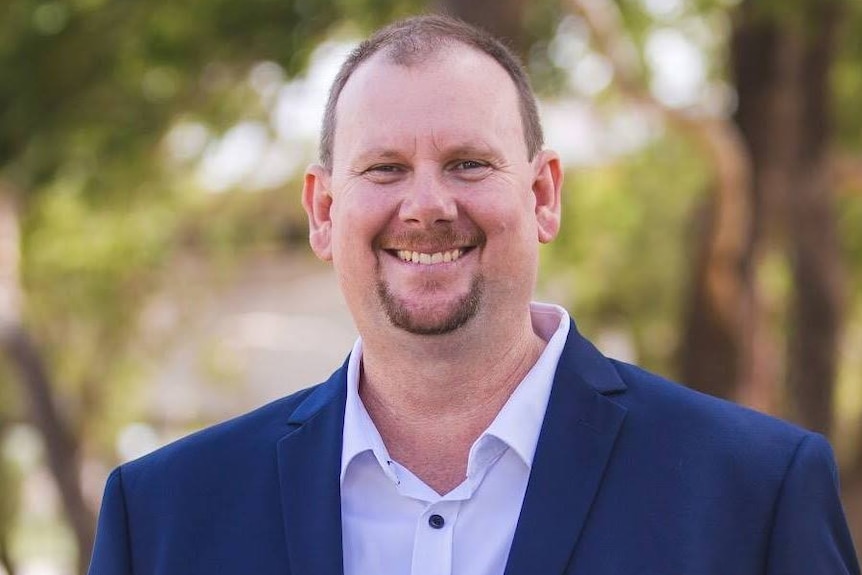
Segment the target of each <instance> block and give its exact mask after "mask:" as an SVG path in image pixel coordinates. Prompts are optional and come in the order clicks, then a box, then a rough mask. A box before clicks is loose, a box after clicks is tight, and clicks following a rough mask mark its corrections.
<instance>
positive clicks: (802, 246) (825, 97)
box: [732, 0, 844, 433]
mask: <svg viewBox="0 0 862 575" xmlns="http://www.w3.org/2000/svg"><path fill="white" fill-rule="evenodd" d="M799 11H801V12H800V13H799V14H797V16H799V18H796V19H791V18H790V17H789V13H788V14H785V15H777V14H767V13H764V11H763V10H762V6H761V5H760V3H758V2H756V0H746V1H745V2H743V3H742V4H741V5H740V7H739V8H738V10H737V12H736V14H735V16H736V19H735V21H734V31H733V37H732V59H733V69H734V73H735V80H736V82H735V83H736V87H737V93H738V97H739V107H738V110H737V114H736V121H737V123H738V124H739V127H740V130H741V131H742V133H743V134H744V136H745V139H746V141H747V142H748V146H749V149H750V151H751V157H752V161H753V166H754V182H755V185H754V187H753V196H752V205H753V216H754V217H753V220H752V229H751V244H750V246H749V254H748V257H747V259H746V265H745V269H744V275H745V278H746V282H747V283H748V284H750V285H753V286H756V285H757V283H758V272H759V270H760V267H761V266H760V264H761V262H762V260H763V258H764V257H766V256H767V255H772V256H775V255H776V254H781V256H782V257H784V256H786V259H787V261H788V263H789V267H790V269H791V274H792V280H793V281H792V286H791V290H792V296H791V298H790V302H785V303H786V305H787V308H788V309H787V317H788V319H789V324H790V336H789V338H788V344H787V346H786V352H787V357H786V360H785V362H784V365H785V366H786V375H785V379H786V382H787V392H788V393H787V402H786V403H787V405H788V407H789V408H790V413H788V414H787V415H788V416H790V417H791V418H793V419H795V420H796V421H798V422H799V423H801V424H802V425H804V426H806V427H809V428H812V429H816V430H817V431H821V432H824V433H828V432H829V430H830V428H831V421H832V396H833V389H834V384H835V375H836V371H837V370H836V362H837V351H838V346H839V340H840V333H841V310H842V309H843V295H842V289H843V281H844V274H843V267H842V262H841V258H840V251H839V244H838V235H837V229H836V221H835V213H834V206H833V198H832V196H831V194H830V189H829V184H828V181H829V179H828V168H829V166H828V165H827V153H826V152H827V147H828V145H829V142H830V137H831V131H830V128H829V124H830V117H829V116H830V110H829V100H830V91H829V78H828V75H829V71H830V68H831V65H832V60H833V48H832V38H833V36H834V35H833V31H834V28H835V24H836V21H837V20H836V18H837V15H838V3H837V2H836V1H835V0H816V1H815V0H809V1H807V2H805V3H804V4H803V5H800V7H799ZM767 307H769V306H768V305H767ZM756 317H757V316H756ZM759 317H760V320H759V322H758V323H759V325H760V327H761V330H760V333H761V334H762V333H764V332H766V333H768V331H769V330H768V328H766V321H767V320H766V318H765V317H763V316H762V315H761V316H759ZM767 345H768V344H767ZM774 353H775V354H776V355H777V353H778V352H777V350H776V351H775V352H774ZM776 363H778V362H776ZM769 377H770V378H771V379H773V380H775V382H777V381H778V380H779V379H780V377H781V374H780V373H778V372H777V370H773V373H771V374H769ZM749 385H750V386H751V385H754V386H757V385H761V386H768V385H769V384H768V383H765V382H764V380H763V378H760V379H757V378H755V379H753V380H752V381H750V382H749ZM772 387H773V390H775V391H777V386H775V384H774V383H773V384H772ZM774 401H775V400H773V402H774Z"/></svg>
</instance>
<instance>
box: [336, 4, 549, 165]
mask: <svg viewBox="0 0 862 575" xmlns="http://www.w3.org/2000/svg"><path fill="white" fill-rule="evenodd" d="M462 49H467V50H469V51H471V52H473V53H476V54H484V55H485V56H486V57H487V58H489V59H490V60H492V61H494V62H495V63H496V64H497V66H499V67H500V69H502V70H503V71H504V72H505V73H506V75H507V76H508V77H509V80H510V81H511V82H512V86H513V87H514V89H515V94H516V98H517V106H518V110H519V112H520V118H521V127H522V131H523V137H524V143H525V145H526V149H527V156H528V158H529V159H532V158H533V157H534V156H535V154H537V153H538V152H539V151H540V150H541V149H542V147H543V145H544V137H543V134H542V126H541V121H540V120H539V116H538V110H537V103H536V98H535V94H534V93H533V90H532V87H531V86H530V80H529V77H528V75H527V73H526V70H525V69H524V67H523V65H522V64H521V62H520V60H519V59H518V57H517V56H516V55H515V54H514V53H513V52H512V51H511V50H510V49H509V48H507V47H506V46H505V44H503V43H502V42H501V41H500V40H498V39H497V38H495V37H494V36H492V35H491V34H489V33H487V32H486V31H484V30H481V29H479V28H475V27H473V26H471V25H469V24H467V23H465V22H463V21H461V20H457V19H455V18H450V17H447V16H433V15H432V16H418V17H414V18H409V19H407V20H403V21H400V22H396V23H395V24H392V25H390V26H387V27H385V28H382V29H381V30H378V31H377V32H376V33H375V34H374V35H372V36H371V37H370V38H369V39H367V40H365V41H364V42H362V43H361V44H360V45H359V46H358V47H357V48H356V49H355V50H354V51H353V52H352V53H351V54H350V56H349V57H348V58H347V59H346V60H345V62H344V63H343V64H342V66H341V68H340V69H339V72H338V75H337V76H336V78H335V81H334V82H333V84H332V87H331V89H330V93H329V98H328V100H327V104H326V110H325V112H324V118H323V125H322V130H321V142H320V161H321V163H322V164H323V165H324V167H326V168H331V167H332V157H333V149H334V144H335V131H336V125H337V109H338V107H339V103H340V101H341V93H342V92H343V90H344V88H345V86H346V85H347V83H348V82H349V81H350V79H351V78H352V77H353V75H354V74H355V73H356V71H357V70H359V69H360V68H363V67H364V65H365V64H368V63H369V62H371V61H375V60H379V59H381V58H383V59H384V62H387V63H389V64H393V65H398V66H404V67H407V68H410V67H414V66H421V65H424V64H426V63H428V62H430V61H433V60H434V59H438V58H443V57H445V55H446V54H447V53H451V52H453V51H457V50H462Z"/></svg>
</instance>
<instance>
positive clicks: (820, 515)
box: [766, 433, 859, 575]
mask: <svg viewBox="0 0 862 575" xmlns="http://www.w3.org/2000/svg"><path fill="white" fill-rule="evenodd" d="M766 573H767V575H811V574H813V573H817V574H818V575H859V563H858V560H857V558H856V553H855V551H854V549H853V540H852V539H851V537H850V531H849V529H848V527H847V521H846V519H845V518H844V512H843V510H842V508H841V501H840V499H839V489H838V468H837V466H836V464H835V458H834V456H833V454H832V449H831V447H830V446H829V443H827V441H826V440H825V439H824V438H823V437H822V436H820V435H817V434H813V433H812V434H809V435H807V436H806V437H805V438H804V439H803V440H802V441H801V442H800V444H799V446H798V447H797V449H796V453H795V455H794V457H793V459H792V460H791V462H790V465H789V466H788V469H787V472H786V474H785V476H784V481H783V484H782V487H781V491H780V493H779V495H778V500H777V502H776V506H775V515H774V520H773V525H772V533H771V538H770V546H769V555H768V559H767V569H766Z"/></svg>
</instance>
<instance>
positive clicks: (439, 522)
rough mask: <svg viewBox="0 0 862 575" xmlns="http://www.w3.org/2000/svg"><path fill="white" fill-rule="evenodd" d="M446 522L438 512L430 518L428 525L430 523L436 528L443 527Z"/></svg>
mask: <svg viewBox="0 0 862 575" xmlns="http://www.w3.org/2000/svg"><path fill="white" fill-rule="evenodd" d="M445 524H446V520H445V519H443V516H442V515H437V514H436V513H435V514H434V515H432V516H431V517H429V518H428V525H430V526H431V527H432V528H434V529H442V528H443V525H445Z"/></svg>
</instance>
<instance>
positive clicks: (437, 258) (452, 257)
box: [398, 249, 464, 266]
mask: <svg viewBox="0 0 862 575" xmlns="http://www.w3.org/2000/svg"><path fill="white" fill-rule="evenodd" d="M463 253H464V252H463V251H462V250H460V249H454V250H449V251H445V252H436V253H433V254H426V253H422V252H414V251H410V250H398V258H399V259H401V260H402V261H405V262H413V263H414V264H421V265H426V266H427V265H433V264H440V263H449V262H454V261H456V260H457V259H458V258H460V257H461V256H462V255H463Z"/></svg>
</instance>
